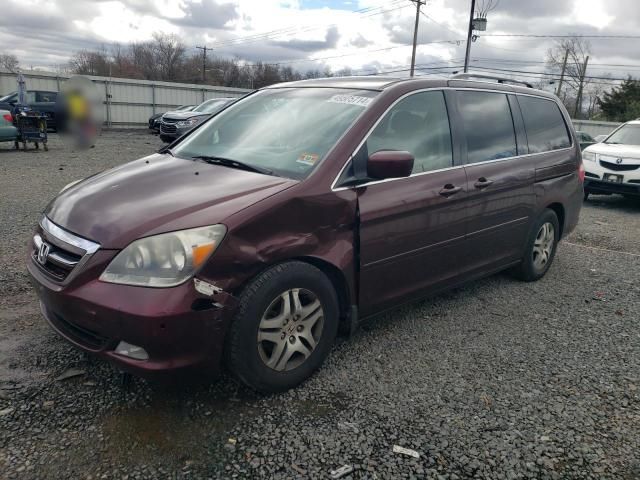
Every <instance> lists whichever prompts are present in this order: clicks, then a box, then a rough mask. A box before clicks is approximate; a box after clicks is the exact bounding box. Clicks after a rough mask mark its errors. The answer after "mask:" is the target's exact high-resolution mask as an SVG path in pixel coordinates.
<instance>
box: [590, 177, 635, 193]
mask: <svg viewBox="0 0 640 480" xmlns="http://www.w3.org/2000/svg"><path fill="white" fill-rule="evenodd" d="M584 189H585V191H588V192H589V193H595V194H598V193H604V194H610V193H620V194H623V195H638V196H640V181H639V183H615V182H605V181H603V180H598V179H594V178H589V177H586V178H585V180H584Z"/></svg>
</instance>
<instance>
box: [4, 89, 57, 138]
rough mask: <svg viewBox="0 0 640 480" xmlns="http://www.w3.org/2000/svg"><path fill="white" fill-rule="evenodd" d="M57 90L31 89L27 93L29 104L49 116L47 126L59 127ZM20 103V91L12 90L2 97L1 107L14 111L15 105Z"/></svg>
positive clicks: (33, 108)
mask: <svg viewBox="0 0 640 480" xmlns="http://www.w3.org/2000/svg"><path fill="white" fill-rule="evenodd" d="M57 99H58V93H57V92H48V91H42V90H29V91H27V93H26V98H25V100H26V102H27V106H28V107H29V108H31V109H32V110H35V111H36V112H42V113H44V114H45V115H46V116H47V127H48V128H53V129H55V128H57V124H56V112H57V110H58V107H57V103H56V102H57ZM17 103H18V92H12V93H10V94H9V95H5V96H4V97H2V98H0V109H2V110H9V111H11V112H13V110H14V108H15V106H16V105H17Z"/></svg>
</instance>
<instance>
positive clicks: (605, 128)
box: [571, 120, 622, 137]
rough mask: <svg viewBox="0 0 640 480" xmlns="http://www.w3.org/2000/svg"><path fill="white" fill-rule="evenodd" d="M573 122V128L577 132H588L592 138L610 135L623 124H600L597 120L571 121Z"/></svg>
mask: <svg viewBox="0 0 640 480" xmlns="http://www.w3.org/2000/svg"><path fill="white" fill-rule="evenodd" d="M571 121H572V122H573V127H574V128H575V129H576V130H580V131H581V132H586V133H588V134H589V135H591V136H592V137H597V136H598V135H609V134H610V133H611V132H613V131H614V130H615V129H616V128H618V127H619V126H620V125H622V124H621V123H617V122H600V121H595V120H571Z"/></svg>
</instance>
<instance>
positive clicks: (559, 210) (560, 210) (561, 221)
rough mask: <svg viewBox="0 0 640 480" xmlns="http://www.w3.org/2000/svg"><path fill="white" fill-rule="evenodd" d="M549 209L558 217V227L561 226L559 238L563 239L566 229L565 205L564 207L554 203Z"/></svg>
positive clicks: (548, 206)
mask: <svg viewBox="0 0 640 480" xmlns="http://www.w3.org/2000/svg"><path fill="white" fill-rule="evenodd" d="M546 208H547V209H549V210H551V211H553V212H554V213H555V214H556V216H557V217H558V225H560V235H558V238H559V239H560V238H562V235H563V234H564V227H565V208H564V205H562V204H561V203H559V202H554V203H551V204H549V205H547V206H546Z"/></svg>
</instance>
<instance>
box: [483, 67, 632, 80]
mask: <svg viewBox="0 0 640 480" xmlns="http://www.w3.org/2000/svg"><path fill="white" fill-rule="evenodd" d="M476 68H489V67H478V66H476ZM491 69H492V70H497V71H501V72H512V73H528V74H534V75H545V76H551V77H557V76H558V75H557V74H556V73H550V72H531V71H528V70H511V69H502V68H491ZM584 78H588V79H592V80H609V81H620V82H624V81H625V80H627V79H626V78H611V77H596V76H590V75H585V77H584Z"/></svg>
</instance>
